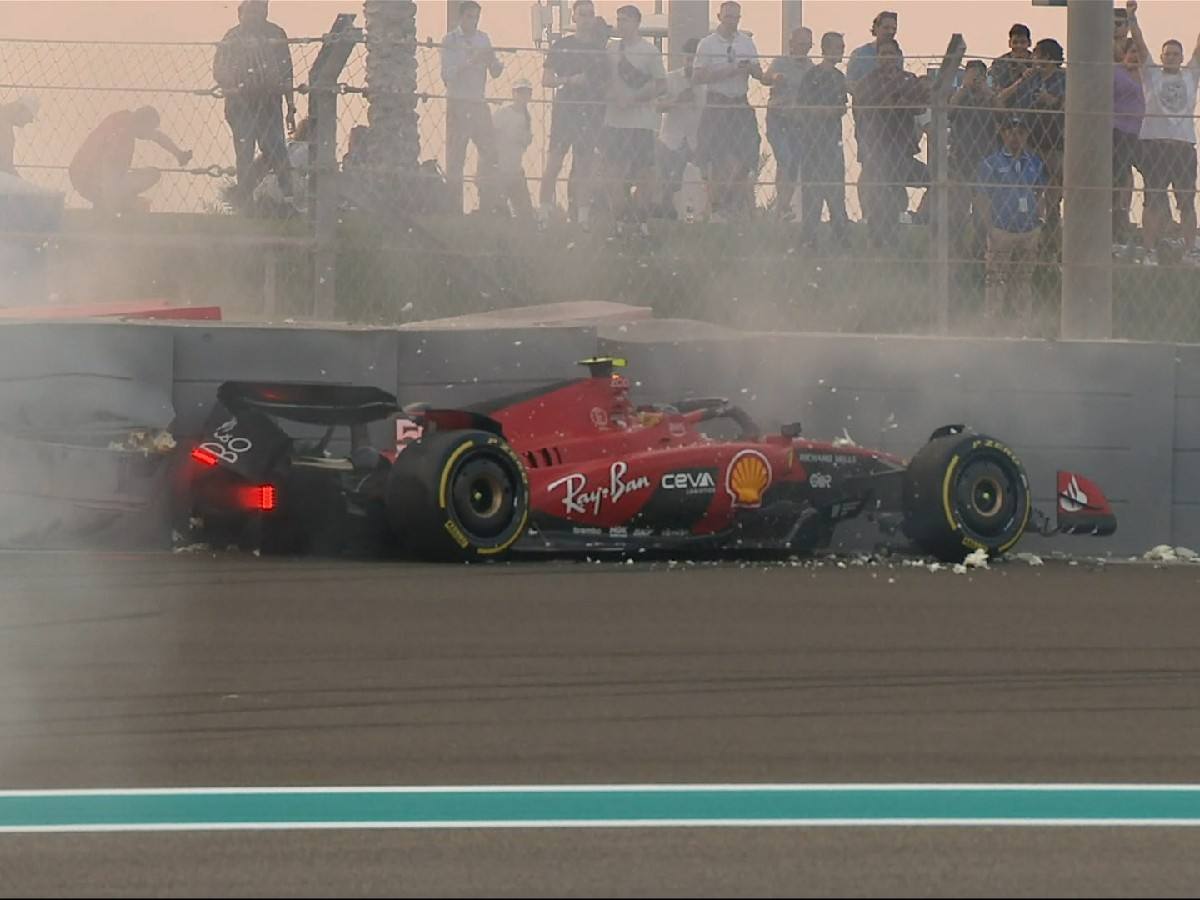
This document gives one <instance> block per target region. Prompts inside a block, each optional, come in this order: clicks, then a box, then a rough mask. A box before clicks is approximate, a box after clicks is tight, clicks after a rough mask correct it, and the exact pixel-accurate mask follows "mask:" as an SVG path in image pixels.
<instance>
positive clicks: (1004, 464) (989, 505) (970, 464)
mask: <svg viewBox="0 0 1200 900" xmlns="http://www.w3.org/2000/svg"><path fill="white" fill-rule="evenodd" d="M1031 511H1032V497H1031V495H1030V492H1029V479H1028V478H1027V477H1026V475H1025V467H1024V466H1023V465H1022V464H1021V461H1020V460H1019V459H1018V458H1017V455H1016V454H1015V453H1014V452H1013V451H1012V450H1011V449H1010V448H1009V447H1008V446H1007V445H1005V444H1004V443H1002V442H1001V441H998V440H996V439H995V438H991V437H988V436H987V435H979V434H963V433H958V434H946V435H942V436H939V437H935V438H934V439H933V440H931V441H930V442H929V443H928V444H926V445H925V446H924V447H923V448H922V449H921V450H920V452H918V453H917V455H916V456H914V457H913V459H912V462H910V463H909V465H908V469H907V471H906V472H905V474H904V531H905V533H906V534H907V535H908V537H909V538H910V539H911V540H912V541H913V543H915V544H916V545H917V547H919V548H920V549H921V550H923V551H924V552H926V553H931V554H933V555H934V556H936V557H938V558H939V559H942V560H945V561H947V562H961V561H962V560H963V559H964V558H965V557H966V556H967V555H968V554H970V553H972V552H974V551H977V550H981V549H982V550H985V551H986V552H987V554H988V556H1000V555H1002V554H1004V553H1006V552H1007V551H1009V550H1010V549H1012V547H1014V546H1015V545H1016V543H1017V541H1019V540H1020V539H1021V536H1022V535H1023V534H1024V533H1025V529H1026V527H1027V526H1028V524H1029V516H1030V513H1031Z"/></svg>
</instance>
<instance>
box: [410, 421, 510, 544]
mask: <svg viewBox="0 0 1200 900" xmlns="http://www.w3.org/2000/svg"><path fill="white" fill-rule="evenodd" d="M386 505H387V515H388V522H389V523H390V524H391V526H392V529H393V531H394V532H395V533H396V535H397V537H398V538H399V540H400V541H401V544H402V546H403V548H404V549H405V550H406V551H408V552H409V553H411V554H412V555H414V556H416V557H418V558H420V559H425V560H434V561H445V562H450V561H464V560H485V559H496V558H498V557H502V556H503V555H504V554H506V553H507V552H508V551H509V550H510V549H511V548H512V546H513V544H515V543H516V542H517V541H518V540H519V539H520V538H521V536H522V535H523V534H524V533H525V529H526V526H527V525H528V522H529V482H528V480H527V478H526V476H525V468H524V466H522V465H521V461H520V460H519V459H518V458H517V456H516V454H514V453H513V452H512V450H511V449H510V448H509V446H508V444H507V443H505V442H504V441H503V440H502V439H501V438H499V437H497V436H496V435H494V434H489V433H487V432H485V431H441V432H433V433H432V434H428V435H426V436H425V437H423V438H421V439H420V440H419V441H416V442H414V443H412V444H409V445H408V446H407V447H405V449H404V450H403V452H401V453H400V455H399V456H398V457H397V458H396V462H395V463H394V464H393V465H392V470H391V472H390V473H389V475H388V482H387V496H386Z"/></svg>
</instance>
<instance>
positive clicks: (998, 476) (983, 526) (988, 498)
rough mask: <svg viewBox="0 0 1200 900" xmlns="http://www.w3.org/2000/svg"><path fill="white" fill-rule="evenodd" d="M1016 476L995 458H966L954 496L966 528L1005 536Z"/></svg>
mask: <svg viewBox="0 0 1200 900" xmlns="http://www.w3.org/2000/svg"><path fill="white" fill-rule="evenodd" d="M1018 483H1019V476H1018V474H1017V473H1016V472H1014V471H1011V470H1010V468H1009V467H1007V466H1003V465H1001V464H1000V463H999V462H998V461H996V460H994V459H987V458H985V459H979V460H974V461H970V462H968V463H967V464H966V465H965V466H964V467H963V469H962V472H961V474H960V475H959V477H958V479H957V486H956V490H955V499H956V502H957V506H958V512H959V516H960V518H961V521H962V524H963V525H964V526H965V528H966V529H967V530H968V531H970V532H972V533H974V534H976V535H978V536H980V537H983V538H988V539H996V538H1004V537H1006V536H1007V532H1008V531H1009V529H1010V527H1011V526H1012V523H1013V521H1014V518H1015V514H1016V511H1017V509H1016V507H1017V496H1018V491H1019V488H1018Z"/></svg>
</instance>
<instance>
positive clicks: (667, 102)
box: [655, 38, 705, 219]
mask: <svg viewBox="0 0 1200 900" xmlns="http://www.w3.org/2000/svg"><path fill="white" fill-rule="evenodd" d="M699 45H700V40H699V38H688V39H687V42H686V43H684V45H683V68H681V69H675V70H674V71H673V72H668V73H667V88H666V94H665V95H664V96H663V97H661V98H660V99H659V102H658V109H659V112H661V113H663V118H662V127H661V128H660V129H659V132H658V145H657V147H656V148H655V150H656V152H657V154H658V172H659V177H660V180H661V184H662V193H661V196H660V197H659V213H660V215H662V216H664V217H665V218H670V219H673V218H676V215H677V214H676V210H675V195H676V194H678V193H679V191H680V190H681V189H682V187H683V173H684V172H685V171H686V169H687V165H688V163H694V162H696V159H697V157H696V147H697V141H696V138H697V135H698V133H699V131H700V116H701V115H702V114H703V112H704V93H705V89H704V86H703V85H693V84H692V67H693V65H694V64H695V61H696V48H697V47H698V46H699Z"/></svg>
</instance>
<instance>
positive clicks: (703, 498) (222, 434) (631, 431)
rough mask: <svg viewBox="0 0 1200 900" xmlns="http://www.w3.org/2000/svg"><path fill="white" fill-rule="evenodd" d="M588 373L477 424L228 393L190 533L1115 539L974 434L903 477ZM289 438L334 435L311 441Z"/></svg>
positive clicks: (286, 544) (691, 547) (438, 550)
mask: <svg viewBox="0 0 1200 900" xmlns="http://www.w3.org/2000/svg"><path fill="white" fill-rule="evenodd" d="M584 363H585V364H586V365H587V366H588V367H589V369H590V374H589V375H588V376H587V377H583V378H579V379H575V380H571V381H567V382H563V383H560V384H556V385H551V386H548V387H546V388H543V389H540V390H536V391H531V392H529V393H526V394H523V395H519V396H511V397H506V398H501V399H499V400H496V401H493V402H490V403H487V404H483V405H480V406H477V407H473V408H470V409H465V410H445V409H433V408H429V407H427V406H422V405H412V406H407V407H404V408H403V409H401V408H399V407H398V405H397V403H396V400H395V398H394V397H392V396H391V395H390V394H387V393H385V392H383V391H379V390H377V389H375V388H356V387H332V386H326V385H263V384H241V383H227V384H225V385H222V387H221V389H220V391H219V392H218V396H219V399H220V405H218V407H217V408H216V410H215V411H214V413H213V416H212V418H211V419H210V421H209V424H208V426H207V427H206V433H205V436H204V438H202V440H201V441H200V442H198V443H197V445H196V446H195V447H194V448H192V450H191V458H190V461H189V464H188V467H186V468H187V473H186V477H185V478H184V484H185V486H186V491H185V494H186V498H187V506H186V512H187V515H188V516H189V521H190V522H197V521H199V522H200V523H201V525H202V528H204V529H212V528H217V529H218V530H219V533H220V534H221V536H222V537H221V539H223V540H226V541H228V540H230V539H233V540H236V541H237V542H238V543H242V544H245V543H246V539H247V536H250V539H251V541H252V542H254V543H256V544H260V545H262V546H264V547H266V548H268V549H285V550H291V551H299V552H305V551H309V552H320V553H333V552H342V551H345V550H351V551H354V550H364V549H365V550H368V551H380V550H395V549H401V548H402V549H406V550H408V551H409V552H410V553H412V554H413V555H416V556H419V557H423V558H434V559H487V558H496V557H498V556H502V555H504V554H507V553H508V552H510V551H513V550H550V551H559V552H568V551H586V552H589V553H590V552H598V551H605V550H609V551H617V552H626V553H628V552H637V551H639V550H663V551H672V552H676V551H678V552H714V551H716V552H723V551H733V552H736V551H748V550H769V551H782V552H803V551H806V550H813V549H819V548H822V547H826V546H828V545H829V544H830V542H831V540H832V538H833V535H834V530H835V528H836V527H837V525H838V524H839V523H841V522H844V521H846V520H847V519H852V518H855V517H858V516H868V517H870V518H871V519H873V520H874V521H876V522H877V523H878V525H879V526H880V528H881V529H882V531H883V532H884V534H886V535H889V536H892V537H893V538H895V537H903V538H907V540H908V541H909V542H911V543H912V544H913V545H915V546H916V548H917V549H919V550H920V551H922V552H925V553H930V554H934V555H936V556H938V557H940V558H942V559H947V560H960V559H962V558H963V557H965V556H966V555H967V554H969V553H971V552H973V551H977V550H984V551H986V552H987V553H988V554H989V555H998V554H1002V553H1004V552H1006V551H1008V550H1010V549H1012V547H1014V546H1015V545H1016V543H1017V541H1019V540H1020V538H1021V536H1022V535H1023V534H1024V533H1025V532H1026V530H1028V529H1030V528H1033V529H1035V530H1036V531H1037V532H1039V533H1042V534H1053V533H1056V532H1068V533H1088V534H1095V535H1107V534H1112V533H1113V531H1115V529H1116V519H1115V517H1114V516H1113V513H1112V510H1111V508H1110V506H1109V504H1108V501H1107V500H1106V499H1105V498H1104V495H1103V494H1102V493H1101V492H1100V490H1099V489H1098V488H1097V487H1096V486H1095V485H1093V484H1092V483H1091V482H1089V481H1088V480H1087V479H1085V478H1083V477H1082V476H1080V475H1077V474H1073V473H1068V472H1060V473H1059V484H1058V504H1057V507H1058V508H1057V521H1056V522H1055V523H1053V524H1052V523H1051V522H1050V521H1049V518H1048V517H1047V516H1046V515H1045V514H1043V513H1041V512H1039V511H1037V510H1034V509H1033V505H1032V498H1031V494H1030V490H1029V483H1028V479H1027V477H1026V474H1025V470H1024V468H1023V466H1022V465H1021V463H1020V461H1019V460H1018V459H1017V457H1016V455H1015V454H1014V453H1013V451H1012V450H1011V449H1010V448H1008V447H1007V446H1006V445H1005V444H1003V443H1001V442H1000V441H997V440H995V439H994V438H990V437H987V436H985V435H980V434H975V433H972V432H969V431H968V430H966V429H964V428H963V427H961V426H946V427H943V428H939V429H938V430H937V431H935V432H934V433H933V435H932V436H931V437H930V440H929V442H928V443H927V444H926V445H925V447H923V448H922V449H921V450H920V451H919V452H918V453H917V454H916V456H914V457H913V458H912V459H911V460H909V461H905V460H903V459H901V458H900V457H898V456H895V455H894V454H891V453H886V452H883V451H878V450H871V449H867V448H863V447H858V446H847V445H844V444H841V443H837V442H834V443H829V442H823V441H814V440H809V439H807V438H805V437H802V436H801V434H800V427H799V425H791V426H785V427H784V428H782V429H780V431H779V433H777V434H764V433H763V432H762V430H761V429H760V428H759V427H758V426H757V425H756V424H755V423H754V421H753V420H752V419H751V418H750V417H749V415H747V414H746V413H745V412H744V411H743V410H741V409H740V408H738V407H737V406H734V405H732V404H730V403H729V402H728V401H726V400H723V399H719V398H708V399H692V400H681V401H677V402H675V403H672V404H663V405H654V406H635V405H634V404H633V403H632V402H631V400H630V398H629V382H628V381H627V380H626V379H625V378H624V377H623V376H622V375H620V374H619V373H618V372H617V371H616V370H617V369H618V368H620V367H621V366H623V365H624V362H623V361H622V360H614V359H607V358H606V359H592V360H585V361H584ZM384 418H388V419H390V420H392V422H393V424H394V429H395V444H394V446H389V447H387V448H385V449H384V450H382V451H380V450H375V449H373V448H371V447H369V446H368V445H367V443H366V425H367V423H369V422H371V421H374V420H379V419H384ZM284 421H292V422H302V423H308V424H310V425H320V426H323V427H325V429H326V431H325V434H324V436H323V437H322V438H321V439H320V440H318V441H307V442H305V441H300V440H296V439H294V438H292V437H290V436H289V435H288V434H287V432H286V430H285V429H284V428H283V426H282V424H281V422H284ZM338 426H347V427H349V429H350V435H351V441H350V454H349V456H348V457H345V458H339V457H331V456H330V454H329V452H328V449H327V448H328V446H329V444H330V438H331V435H332V433H333V430H334V429H335V428H336V427H338ZM202 539H206V540H210V541H211V540H212V538H211V537H210V536H209V535H204V537H203V538H202Z"/></svg>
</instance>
